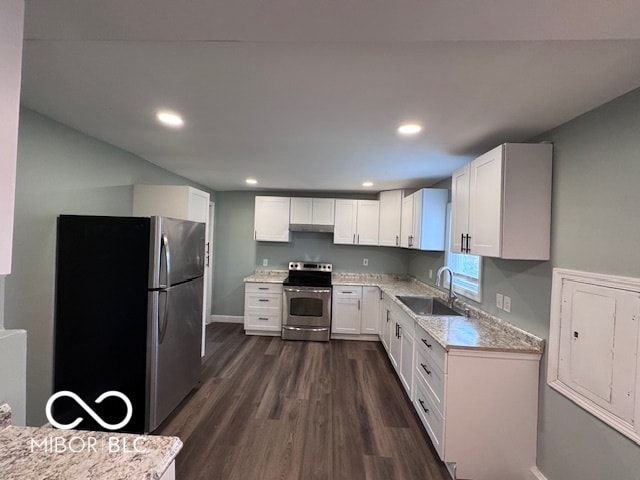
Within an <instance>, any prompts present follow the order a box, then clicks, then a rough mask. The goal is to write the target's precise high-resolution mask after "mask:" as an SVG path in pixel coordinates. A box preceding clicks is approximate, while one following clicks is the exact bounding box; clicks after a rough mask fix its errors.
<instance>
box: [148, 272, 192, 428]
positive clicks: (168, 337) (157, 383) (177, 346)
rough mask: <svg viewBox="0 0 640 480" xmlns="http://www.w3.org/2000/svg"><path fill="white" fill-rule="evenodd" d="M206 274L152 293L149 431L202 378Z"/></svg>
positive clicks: (157, 424)
mask: <svg viewBox="0 0 640 480" xmlns="http://www.w3.org/2000/svg"><path fill="white" fill-rule="evenodd" d="M202 289H203V279H202V277H200V278H197V279H195V280H192V281H189V282H186V283H182V284H180V285H177V286H175V287H171V288H168V289H166V290H160V291H155V292H150V293H149V296H150V300H151V303H152V304H154V303H155V305H157V308H156V309H154V308H152V309H151V310H155V311H156V312H157V314H156V315H155V318H153V319H151V320H152V322H151V323H152V324H151V325H150V327H151V340H152V348H151V355H152V357H151V362H150V367H151V372H150V399H149V400H150V405H149V407H150V409H149V411H150V418H149V431H153V430H155V429H156V428H157V427H158V426H159V425H160V424H161V423H162V421H163V420H164V419H165V418H166V417H167V416H168V415H169V414H170V413H171V412H172V411H173V410H174V409H175V408H176V406H177V405H178V404H179V403H180V402H181V401H182V400H183V399H184V397H185V396H186V395H187V394H188V393H189V392H190V391H191V389H193V388H194V387H195V386H196V384H197V383H198V381H199V380H200V342H201V338H202Z"/></svg>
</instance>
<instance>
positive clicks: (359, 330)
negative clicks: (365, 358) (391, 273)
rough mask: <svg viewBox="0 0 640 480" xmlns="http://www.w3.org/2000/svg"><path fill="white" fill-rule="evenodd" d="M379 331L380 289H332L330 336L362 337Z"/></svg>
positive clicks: (337, 287)
mask: <svg viewBox="0 0 640 480" xmlns="http://www.w3.org/2000/svg"><path fill="white" fill-rule="evenodd" d="M379 331H380V289H379V288H378V287H370V286H364V287H363V286H359V285H355V286H354V285H346V286H334V287H333V295H332V305H331V333H332V334H347V335H362V336H363V337H364V335H378V332H379ZM374 338H375V337H374Z"/></svg>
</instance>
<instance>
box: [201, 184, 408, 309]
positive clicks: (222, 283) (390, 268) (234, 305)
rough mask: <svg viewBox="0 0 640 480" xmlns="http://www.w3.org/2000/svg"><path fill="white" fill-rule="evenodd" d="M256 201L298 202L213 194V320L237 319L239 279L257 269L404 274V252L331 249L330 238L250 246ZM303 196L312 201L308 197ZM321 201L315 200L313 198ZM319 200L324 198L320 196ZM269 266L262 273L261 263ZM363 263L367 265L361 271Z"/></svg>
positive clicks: (295, 236)
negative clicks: (305, 263)
mask: <svg viewBox="0 0 640 480" xmlns="http://www.w3.org/2000/svg"><path fill="white" fill-rule="evenodd" d="M256 194H257V195H282V196H289V195H291V196H301V195H300V194H299V193H292V192H269V193H263V192H262V193H256V192H217V194H216V238H215V240H216V252H217V253H216V264H215V275H214V276H215V283H214V285H215V287H214V291H213V295H214V298H213V313H214V315H242V314H243V309H244V284H243V282H242V280H243V278H244V277H246V276H247V275H250V274H252V273H253V272H254V271H255V270H256V269H263V268H269V269H276V270H286V269H287V268H288V263H289V261H291V260H316V261H322V262H330V263H333V264H334V269H335V271H338V272H339V271H350V272H360V271H362V272H371V273H380V272H387V273H401V274H404V273H407V272H408V262H407V253H406V251H405V250H402V249H397V248H385V247H361V246H353V245H334V244H333V235H332V234H329V233H311V232H293V233H292V235H291V242H289V243H279V242H256V241H254V240H253V220H254V198H255V196H256ZM306 195H308V196H311V194H309V193H308V192H306ZM318 196H320V194H318ZM324 196H327V194H326V193H325V194H324ZM331 196H335V197H336V198H340V197H347V198H375V196H371V195H351V194H350V195H345V194H336V195H331ZM265 258H266V259H268V261H269V266H268V267H263V266H262V260H263V259H265ZM363 258H367V259H368V260H369V265H368V266H367V267H364V266H363V265H362V260H363Z"/></svg>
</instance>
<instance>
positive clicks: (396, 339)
mask: <svg viewBox="0 0 640 480" xmlns="http://www.w3.org/2000/svg"><path fill="white" fill-rule="evenodd" d="M385 305H386V313H385V318H384V322H385V323H386V324H387V325H388V328H389V348H388V350H387V352H388V354H389V359H390V360H391V364H392V365H393V368H394V369H395V370H396V373H397V374H398V377H399V378H400V381H401V383H402V386H403V387H404V389H405V390H406V391H407V394H408V395H409V398H413V397H412V393H413V350H414V328H415V327H414V321H413V319H412V318H411V317H409V316H408V315H407V314H405V313H404V312H402V310H400V309H399V308H398V307H396V306H395V305H393V304H392V303H391V302H390V301H386V302H385Z"/></svg>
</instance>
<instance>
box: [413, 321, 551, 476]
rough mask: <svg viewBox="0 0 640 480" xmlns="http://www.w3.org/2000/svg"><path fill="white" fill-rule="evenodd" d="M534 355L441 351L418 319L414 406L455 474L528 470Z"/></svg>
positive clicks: (533, 428) (532, 449) (533, 429)
mask: <svg viewBox="0 0 640 480" xmlns="http://www.w3.org/2000/svg"><path fill="white" fill-rule="evenodd" d="M539 360H540V356H539V355H538V354H527V353H513V352H493V351H480V350H464V349H451V350H449V351H448V352H446V351H445V350H444V349H443V348H442V347H441V346H440V345H439V344H437V343H436V342H435V341H434V340H433V338H432V337H431V336H430V335H429V334H428V333H427V332H425V331H424V330H423V329H422V328H420V327H419V326H416V331H415V375H414V378H415V387H414V397H413V399H414V407H415V409H416V411H417V412H418V416H419V417H420V420H421V421H422V423H423V425H424V427H425V430H426V431H427V434H428V435H429V437H430V438H431V441H432V442H433V445H434V447H435V449H436V451H437V452H438V455H439V456H440V458H441V459H442V460H443V461H444V462H445V463H447V464H448V466H449V468H450V470H451V471H455V475H456V478H473V479H474V480H494V479H497V478H509V479H514V480H518V479H522V480H524V479H528V478H530V469H531V467H533V466H534V465H535V459H536V435H537V401H538V370H539Z"/></svg>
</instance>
